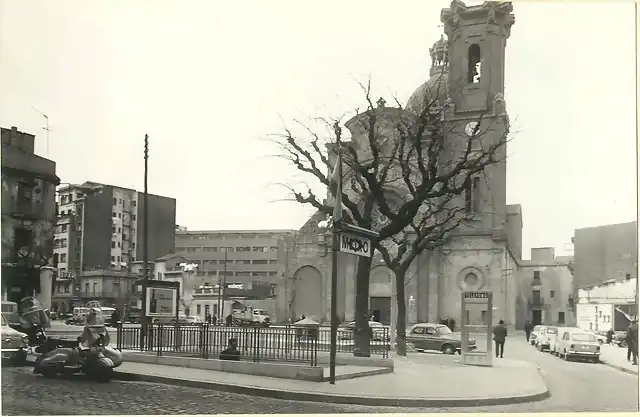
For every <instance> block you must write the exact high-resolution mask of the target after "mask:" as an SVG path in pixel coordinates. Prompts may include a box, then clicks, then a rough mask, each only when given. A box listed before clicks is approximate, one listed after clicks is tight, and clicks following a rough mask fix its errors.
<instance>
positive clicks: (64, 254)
mask: <svg viewBox="0 0 640 417" xmlns="http://www.w3.org/2000/svg"><path fill="white" fill-rule="evenodd" d="M66 262H67V254H66V253H61V254H60V263H66Z"/></svg>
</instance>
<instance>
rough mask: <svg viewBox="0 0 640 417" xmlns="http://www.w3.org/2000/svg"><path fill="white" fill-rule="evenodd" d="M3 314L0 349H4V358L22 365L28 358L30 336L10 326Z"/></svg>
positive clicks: (0, 328) (0, 327) (0, 329)
mask: <svg viewBox="0 0 640 417" xmlns="http://www.w3.org/2000/svg"><path fill="white" fill-rule="evenodd" d="M1 316H2V323H1V326H0V350H1V351H2V359H3V360H4V359H9V360H10V361H12V362H13V363H15V364H17V365H22V364H23V363H24V362H25V361H26V359H27V347H28V345H29V337H28V336H27V335H26V334H24V333H22V332H19V331H17V330H15V329H12V328H11V327H9V322H8V321H7V319H6V318H5V316H4V314H2V315H1Z"/></svg>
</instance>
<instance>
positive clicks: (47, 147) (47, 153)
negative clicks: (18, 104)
mask: <svg viewBox="0 0 640 417" xmlns="http://www.w3.org/2000/svg"><path fill="white" fill-rule="evenodd" d="M31 108H32V109H33V110H35V111H36V113H38V114H39V115H40V116H42V117H44V126H42V130H44V131H45V132H47V133H46V134H45V135H46V142H47V144H46V155H47V158H48V157H49V132H51V129H49V116H47V115H46V114H44V113H42V112H41V111H40V110H38V109H36V107H35V106H33V105H32V106H31Z"/></svg>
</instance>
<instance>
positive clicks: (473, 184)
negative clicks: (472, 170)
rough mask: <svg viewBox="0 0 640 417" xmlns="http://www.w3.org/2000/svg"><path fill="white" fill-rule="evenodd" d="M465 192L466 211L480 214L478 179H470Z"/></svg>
mask: <svg viewBox="0 0 640 417" xmlns="http://www.w3.org/2000/svg"><path fill="white" fill-rule="evenodd" d="M466 188H467V189H466V190H465V208H466V209H467V211H470V212H473V213H478V212H480V177H472V178H470V179H469V181H468V182H467V187H466Z"/></svg>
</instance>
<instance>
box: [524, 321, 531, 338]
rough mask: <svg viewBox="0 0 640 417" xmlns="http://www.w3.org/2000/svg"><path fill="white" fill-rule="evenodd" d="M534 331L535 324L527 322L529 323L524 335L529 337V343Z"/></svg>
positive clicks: (525, 326)
mask: <svg viewBox="0 0 640 417" xmlns="http://www.w3.org/2000/svg"><path fill="white" fill-rule="evenodd" d="M532 331H533V323H531V320H527V322H526V323H525V325H524V335H525V336H526V337H527V342H529V339H531V332H532Z"/></svg>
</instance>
